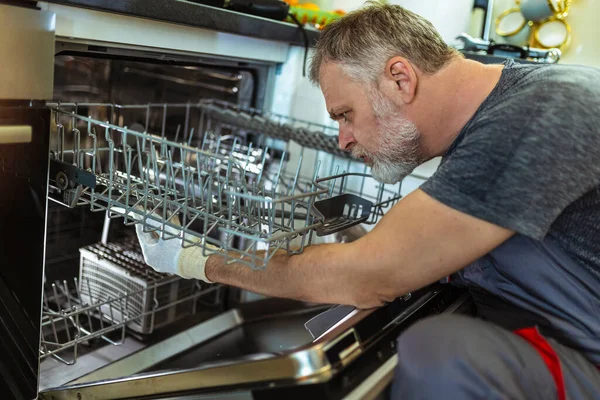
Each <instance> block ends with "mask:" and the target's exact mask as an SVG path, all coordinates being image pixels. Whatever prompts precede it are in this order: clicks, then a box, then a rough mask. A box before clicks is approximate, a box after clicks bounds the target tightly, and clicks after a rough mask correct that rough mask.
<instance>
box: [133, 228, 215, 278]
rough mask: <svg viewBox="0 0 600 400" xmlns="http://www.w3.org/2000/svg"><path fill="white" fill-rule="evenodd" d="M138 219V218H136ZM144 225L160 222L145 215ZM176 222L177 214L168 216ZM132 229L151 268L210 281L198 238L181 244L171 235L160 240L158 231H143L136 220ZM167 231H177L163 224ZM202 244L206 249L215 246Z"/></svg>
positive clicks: (171, 233)
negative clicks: (186, 244) (145, 222)
mask: <svg viewBox="0 0 600 400" xmlns="http://www.w3.org/2000/svg"><path fill="white" fill-rule="evenodd" d="M136 219H138V218H136ZM146 221H147V225H150V226H152V227H154V228H156V227H158V226H160V223H158V222H156V221H154V220H152V219H150V218H148V219H147V220H146ZM170 221H171V222H174V223H175V224H176V225H179V220H178V219H177V217H176V216H175V217H173V218H171V219H170ZM135 230H136V233H137V236H138V239H139V241H140V246H141V247H142V253H143V254H144V260H145V261H146V264H148V265H149V266H151V267H152V268H154V269H155V270H156V271H158V272H164V273H168V274H175V275H179V276H181V277H183V278H186V279H192V278H194V279H200V280H202V281H204V282H207V283H212V282H211V281H210V280H209V279H208V278H207V277H206V273H205V271H204V268H205V265H206V260H207V259H208V255H204V250H203V247H202V245H201V244H200V239H197V238H195V239H194V241H195V242H197V243H198V246H191V247H185V248H183V247H182V246H181V244H182V240H181V239H179V238H173V239H169V240H164V239H161V238H159V237H158V232H144V224H142V223H139V224H137V225H136V226H135ZM165 230H166V232H167V234H170V235H178V233H179V232H178V230H176V229H174V228H172V227H169V226H165ZM205 247H206V248H207V249H210V250H216V249H217V248H216V247H215V246H212V245H210V244H205Z"/></svg>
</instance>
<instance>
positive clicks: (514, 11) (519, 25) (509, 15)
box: [496, 8, 533, 46]
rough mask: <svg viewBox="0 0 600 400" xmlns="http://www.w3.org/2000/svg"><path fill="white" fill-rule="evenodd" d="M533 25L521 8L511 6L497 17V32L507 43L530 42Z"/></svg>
mask: <svg viewBox="0 0 600 400" xmlns="http://www.w3.org/2000/svg"><path fill="white" fill-rule="evenodd" d="M532 25H533V24H532V23H531V22H529V21H527V20H526V19H525V17H524V16H523V14H522V13H521V10H520V9H519V8H510V9H508V10H506V11H504V12H503V13H502V14H500V15H499V16H498V18H496V34H498V36H501V37H503V38H504V40H505V41H506V42H507V43H510V44H513V45H516V46H525V45H527V44H528V42H529V38H530V35H531V26H532Z"/></svg>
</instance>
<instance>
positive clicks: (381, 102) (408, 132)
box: [352, 89, 424, 184]
mask: <svg viewBox="0 0 600 400" xmlns="http://www.w3.org/2000/svg"><path fill="white" fill-rule="evenodd" d="M370 97H371V102H372V104H373V112H374V113H375V117H376V118H377V121H378V123H379V131H378V132H377V140H378V146H377V151H376V152H374V153H370V152H368V151H366V150H365V149H363V148H362V147H360V146H358V145H357V146H355V147H354V149H353V150H352V155H353V156H355V157H361V156H368V157H369V158H370V159H371V161H372V166H371V174H372V175H373V177H374V178H375V179H376V180H378V181H379V182H382V183H386V184H393V183H397V182H400V181H401V180H402V179H404V178H405V177H406V176H408V175H409V174H410V173H411V172H412V171H413V170H414V169H415V168H416V167H417V166H418V165H420V164H421V163H422V162H423V161H424V159H423V156H422V154H421V133H420V132H419V130H418V129H417V127H416V125H415V124H414V123H412V122H411V121H409V120H407V119H406V118H404V117H402V116H401V115H400V114H399V113H398V111H397V110H395V109H394V108H395V107H394V105H393V103H392V102H391V101H389V100H387V99H386V98H385V97H383V94H382V93H381V92H380V91H379V90H377V89H373V90H371V93H370Z"/></svg>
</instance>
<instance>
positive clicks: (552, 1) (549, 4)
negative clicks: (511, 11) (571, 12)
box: [519, 0, 570, 22]
mask: <svg viewBox="0 0 600 400" xmlns="http://www.w3.org/2000/svg"><path fill="white" fill-rule="evenodd" d="M569 1H570V0H520V1H519V7H520V9H521V13H522V14H523V16H524V17H525V19H526V20H527V21H533V22H541V21H544V20H546V19H548V18H551V17H559V18H561V19H562V18H564V17H566V13H568V3H569Z"/></svg>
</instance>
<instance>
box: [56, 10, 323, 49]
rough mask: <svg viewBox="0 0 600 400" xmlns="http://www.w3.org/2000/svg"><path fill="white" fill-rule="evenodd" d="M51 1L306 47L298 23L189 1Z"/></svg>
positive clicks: (311, 34) (311, 36)
mask: <svg viewBox="0 0 600 400" xmlns="http://www.w3.org/2000/svg"><path fill="white" fill-rule="evenodd" d="M48 2H49V3H56V4H64V5H68V6H75V7H83V8H89V9H93V10H98V11H106V12H112V13H117V14H122V15H128V16H134V17H140V18H147V19H153V20H157V21H163V22H170V23H176V24H181V25H187V26H193V27H197V28H205V29H210V30H215V31H219V32H228V33H233V34H238V35H242V36H247V37H253V38H259V39H267V40H275V41H280V42H287V43H289V44H292V45H300V46H304V39H303V36H302V32H301V31H300V29H299V28H298V26H296V25H295V24H291V23H288V22H281V21H274V20H270V19H266V18H260V17H256V16H253V15H248V14H242V13H238V12H235V11H229V10H225V9H222V8H217V7H211V6H206V5H202V4H197V3H193V2H190V1H184V0H128V1H123V0H49V1H48ZM305 31H306V34H307V36H308V41H309V44H310V45H311V46H312V45H314V43H315V41H316V40H317V39H318V37H319V31H318V30H316V29H314V28H309V27H305Z"/></svg>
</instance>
